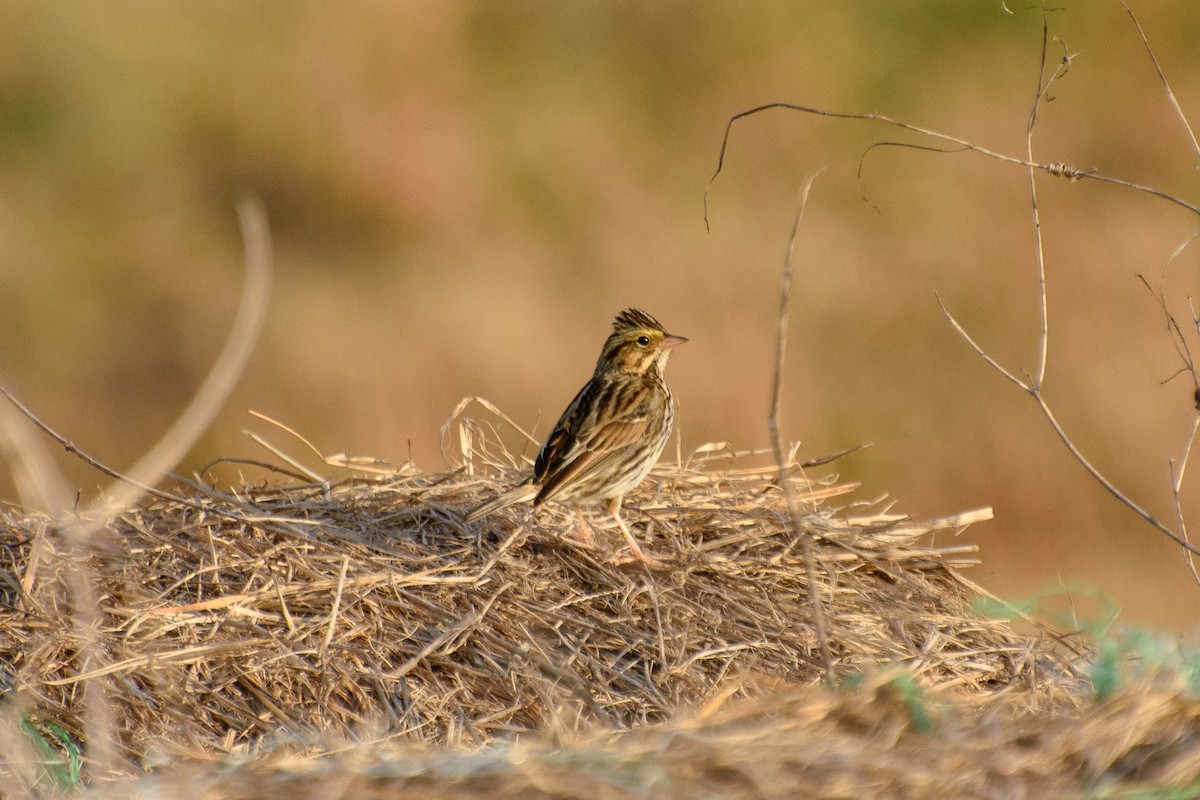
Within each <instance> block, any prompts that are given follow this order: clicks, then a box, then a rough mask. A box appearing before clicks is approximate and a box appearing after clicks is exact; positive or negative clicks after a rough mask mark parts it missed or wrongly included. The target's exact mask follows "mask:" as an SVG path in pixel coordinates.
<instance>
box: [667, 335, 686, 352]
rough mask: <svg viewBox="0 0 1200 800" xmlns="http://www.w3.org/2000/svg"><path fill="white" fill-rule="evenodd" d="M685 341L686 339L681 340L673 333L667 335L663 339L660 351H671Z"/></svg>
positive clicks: (681, 338)
mask: <svg viewBox="0 0 1200 800" xmlns="http://www.w3.org/2000/svg"><path fill="white" fill-rule="evenodd" d="M686 341H687V339H685V338H683V337H682V336H676V335H675V334H673V333H668V334H667V335H666V336H664V337H663V341H662V349H663V350H671V349H673V348H675V347H678V346H679V345H681V344H683V343H684V342H686Z"/></svg>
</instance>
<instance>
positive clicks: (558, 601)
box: [0, 422, 1075, 772]
mask: <svg viewBox="0 0 1200 800" xmlns="http://www.w3.org/2000/svg"><path fill="white" fill-rule="evenodd" d="M460 424H461V426H462V427H461V428H460V433H462V434H463V436H462V437H461V439H460V441H461V442H462V443H463V448H462V452H461V453H460V454H459V455H458V458H457V460H456V461H455V462H454V463H453V468H452V469H451V470H450V471H448V472H445V473H438V474H432V473H421V472H416V471H415V470H401V471H399V472H393V473H392V474H390V475H386V476H376V477H364V476H363V473H361V472H359V473H357V475H348V476H346V477H343V478H340V479H337V480H334V481H332V482H309V481H305V480H300V479H291V480H288V481H287V482H286V483H283V484H282V485H278V484H277V485H270V484H267V483H262V484H259V485H255V486H242V487H239V488H238V489H237V490H236V491H218V490H216V489H213V488H211V487H206V486H202V485H200V484H190V488H186V487H185V486H184V485H181V487H180V488H177V489H176V490H174V492H175V494H174V495H173V496H172V497H169V498H163V497H159V498H156V499H152V500H150V501H149V502H146V503H143V504H142V505H140V506H138V507H137V508H134V509H131V510H129V511H128V512H126V513H124V514H121V515H120V516H118V517H116V518H115V519H113V520H112V521H111V523H110V524H109V525H108V526H107V527H106V529H105V531H104V532H103V536H102V537H101V538H100V539H99V540H98V541H94V542H93V543H92V545H91V546H90V547H89V548H87V549H86V550H85V549H83V548H80V547H78V546H74V545H72V544H71V543H70V542H68V541H67V540H66V539H65V538H64V537H63V536H61V535H60V534H59V533H58V532H56V531H55V530H54V529H53V527H52V526H49V525H48V524H47V521H46V520H44V519H39V518H38V517H36V516H34V515H28V514H23V513H18V512H9V513H8V514H7V515H6V516H5V518H4V531H3V545H4V546H3V547H0V558H3V559H4V563H3V564H2V565H0V568H2V570H3V574H4V576H5V581H4V584H3V587H2V591H3V592H4V593H5V594H4V597H3V600H4V610H3V612H0V677H2V678H3V683H2V684H0V687H2V688H3V690H4V692H5V694H6V699H7V700H8V701H9V705H10V706H13V705H14V704H15V706H16V707H17V708H19V709H20V712H21V713H22V714H25V715H27V718H30V719H35V720H37V721H38V724H39V725H40V726H41V728H42V729H43V730H45V729H46V728H47V726H51V727H54V729H56V730H62V731H65V732H66V733H67V734H69V735H70V736H71V737H74V739H75V740H76V741H84V740H85V739H86V735H87V730H88V729H87V725H86V724H85V708H84V706H85V702H84V699H83V698H84V694H83V691H82V689H83V687H84V686H85V684H88V685H90V686H91V687H92V689H93V690H94V688H95V687H97V686H102V687H104V688H105V695H106V696H107V697H108V701H109V705H108V710H109V712H110V714H111V718H112V722H113V725H112V727H113V729H114V731H115V732H116V734H115V735H116V737H117V742H118V744H119V748H120V751H119V753H120V755H121V756H122V763H124V764H125V765H126V767H125V768H126V769H128V770H130V771H133V772H137V771H140V770H141V769H145V768H147V767H153V766H155V765H156V764H159V763H161V762H162V761H163V760H164V759H166V760H171V759H174V758H178V757H182V756H186V757H189V758H197V757H204V758H220V757H225V756H228V755H230V754H243V755H244V754H246V753H251V752H254V751H255V749H256V748H264V747H265V748H267V749H270V748H271V747H274V746H276V745H278V743H279V742H281V741H288V742H293V743H304V742H308V743H312V742H317V741H329V737H345V738H362V737H364V736H365V737H368V738H370V737H388V738H389V739H390V740H391V741H403V742H416V743H422V744H425V745H437V746H440V747H445V746H469V747H477V746H481V745H488V744H492V743H495V742H510V743H511V742H513V741H517V740H520V739H522V735H527V736H525V738H529V736H532V737H533V738H535V739H537V740H539V741H543V742H546V741H548V742H563V741H570V740H573V739H575V738H577V737H578V736H580V735H583V734H584V733H586V732H591V733H592V734H593V735H595V734H596V733H597V732H605V731H609V732H611V731H622V730H627V729H631V728H635V727H638V726H645V725H647V724H649V723H660V722H663V721H666V720H672V719H680V718H683V717H686V716H689V715H692V714H694V713H695V712H696V710H697V709H702V708H705V707H710V708H715V707H719V706H722V705H723V704H725V703H727V702H735V701H736V699H737V698H739V697H751V698H752V697H756V696H760V695H761V693H762V692H763V691H765V690H766V689H768V688H770V687H778V686H780V685H805V684H809V685H811V684H813V683H815V682H817V681H818V680H819V679H820V677H821V676H822V671H823V670H822V663H821V656H820V648H819V643H818V640H817V636H816V634H815V632H814V627H813V624H812V617H811V614H810V608H811V607H810V604H809V601H810V595H809V586H808V585H807V580H806V571H805V568H804V564H803V563H802V560H801V555H800V552H801V549H802V548H800V547H799V546H797V541H796V537H795V535H794V531H793V529H792V527H791V523H790V519H789V516H788V513H787V508H786V503H785V502H784V496H783V492H782V491H781V488H780V486H779V485H778V482H777V480H776V473H775V466H774V465H773V464H771V463H770V460H769V459H767V458H766V457H764V456H763V455H762V454H757V455H755V454H741V455H736V454H732V453H728V452H725V451H720V450H716V449H708V450H707V451H706V452H702V453H698V454H696V455H695V456H693V458H691V459H689V460H688V462H687V463H686V464H685V465H683V466H679V465H675V466H660V467H659V468H658V469H657V470H656V471H655V473H654V474H653V475H652V476H651V478H650V479H648V480H647V481H646V483H645V484H644V485H643V486H642V487H641V488H640V489H639V491H637V492H636V493H635V494H634V495H633V496H631V497H630V498H628V500H627V509H628V510H627V512H626V518H627V519H628V520H629V521H630V522H631V524H632V527H633V528H634V530H635V531H637V532H638V535H639V537H640V538H641V539H642V541H643V542H644V543H645V546H646V548H647V549H648V550H649V551H651V552H653V553H655V554H656V555H658V556H659V557H660V558H662V559H663V561H665V562H666V567H665V568H664V569H656V570H647V569H645V568H644V567H642V566H640V565H636V566H635V565H621V564H618V563H615V562H616V561H617V560H618V559H617V557H618V556H619V555H620V549H621V538H620V535H619V533H616V532H615V531H614V530H613V529H612V527H611V525H609V524H608V523H607V522H606V521H605V520H604V517H603V516H602V515H601V514H595V515H593V516H591V517H590V518H591V519H592V521H593V523H594V530H595V533H596V538H597V542H598V549H596V550H589V549H587V548H585V547H584V546H583V545H582V544H580V543H579V542H578V541H577V540H576V538H575V534H574V533H573V530H572V529H573V525H574V522H573V518H572V516H571V515H570V514H568V513H567V512H566V511H565V510H563V509H555V508H547V509H543V510H540V511H539V512H538V513H537V514H536V515H535V514H534V513H533V512H532V511H531V510H530V509H528V508H514V509H510V510H508V511H505V512H499V513H497V514H496V515H495V516H494V517H490V518H488V519H486V520H484V521H482V522H478V523H474V524H472V525H465V524H464V523H463V522H462V521H461V514H462V512H463V511H464V510H465V509H468V508H470V507H472V506H473V505H475V504H476V503H478V502H480V501H481V500H483V499H485V498H487V497H490V496H492V495H493V493H495V492H497V491H498V490H499V489H500V488H502V487H504V486H507V485H510V484H511V483H512V482H514V481H516V480H518V479H519V477H520V475H521V467H522V466H523V465H521V464H520V463H519V462H520V459H517V458H515V457H513V456H510V455H509V454H508V453H507V452H505V451H503V450H501V449H498V448H497V447H496V446H495V445H494V443H492V442H490V441H489V440H488V439H486V438H485V437H483V436H482V432H483V429H482V428H480V427H479V426H477V425H475V424H473V423H470V422H462V423H460ZM468 434H469V435H468ZM789 474H790V477H789V482H790V483H791V484H792V486H793V487H794V489H795V490H796V493H797V496H798V497H799V499H800V500H801V501H802V503H803V508H804V515H803V527H804V532H803V535H804V536H807V537H810V542H811V547H812V549H813V555H814V559H815V561H816V567H817V568H816V570H815V575H816V576H817V581H818V585H817V587H816V588H817V595H818V598H819V600H820V602H821V604H822V607H823V608H824V609H825V617H826V624H827V626H828V630H829V647H830V650H831V654H832V656H833V662H834V663H833V666H834V676H833V677H835V678H836V677H840V676H847V675H852V674H855V673H858V672H860V671H861V670H864V669H868V668H872V667H876V666H878V665H902V666H903V668H904V669H905V671H906V673H907V674H908V675H911V676H913V677H914V678H915V680H916V681H918V682H919V684H920V685H922V686H923V687H926V688H927V689H934V690H936V689H939V688H940V689H943V690H951V689H952V690H953V692H954V693H955V695H956V696H977V697H981V698H984V697H993V696H996V695H998V694H1004V693H1013V695H1014V698H1016V697H1019V700H1018V699H1014V705H1015V706H1019V707H1020V708H1023V709H1039V708H1040V709H1046V708H1051V707H1056V706H1057V705H1059V704H1061V703H1062V702H1063V700H1064V697H1066V695H1067V693H1068V690H1069V689H1070V688H1071V687H1073V686H1074V685H1075V678H1074V677H1073V672H1072V668H1071V666H1070V660H1071V658H1072V657H1073V656H1072V654H1071V653H1069V652H1067V651H1065V650H1062V649H1061V647H1059V646H1058V645H1054V646H1052V645H1051V644H1050V643H1047V642H1040V643H1039V642H1037V641H1035V640H1034V639H1032V638H1030V637H1027V636H1023V635H1019V634H1017V633H1015V632H1014V631H1013V630H1012V629H1011V628H1010V627H1009V626H1008V625H1007V624H1006V623H1004V622H1001V621H997V620H989V619H985V618H982V617H981V616H980V615H979V614H977V613H976V612H974V611H973V610H972V609H971V608H970V605H969V597H970V595H971V594H972V593H973V592H972V587H971V586H970V585H969V584H968V583H967V582H966V581H965V580H964V579H963V578H961V577H960V576H959V575H958V574H957V572H956V571H955V569H954V568H953V567H955V566H956V565H962V564H965V563H969V559H968V557H967V556H968V553H969V550H970V549H971V548H969V547H964V546H962V545H954V544H953V543H950V544H948V545H942V543H941V541H939V540H938V539H937V536H936V534H935V535H934V536H931V535H930V534H931V533H932V532H935V531H938V530H943V529H952V528H955V527H959V526H960V525H961V524H963V523H965V522H969V521H971V520H972V519H978V518H986V514H980V515H975V516H972V515H963V516H959V517H951V518H947V519H945V520H941V521H933V522H929V523H921V524H917V523H912V522H909V521H906V520H903V519H900V518H897V517H896V516H893V515H888V514H885V513H882V512H879V511H877V510H876V511H871V508H872V507H871V506H859V505H855V504H850V505H847V506H844V507H838V506H836V505H834V504H833V502H834V500H835V499H836V498H839V497H841V496H844V495H846V494H847V493H849V492H850V491H852V490H853V489H854V488H855V487H854V486H852V485H846V484H841V483H838V482H837V480H836V479H835V478H834V477H833V476H827V477H824V478H820V479H815V480H814V479H811V478H806V477H805V475H804V472H803V470H801V469H800V468H799V467H798V466H796V465H792V466H791V467H790V468H789ZM185 488H186V491H184V489H185ZM947 536H948V534H947ZM81 576H84V577H86V576H90V580H91V582H92V583H93V584H94V588H95V596H96V597H97V598H98V599H97V603H96V608H95V609H89V611H90V612H93V613H90V614H89V616H88V617H87V619H91V620H93V622H92V624H91V627H90V628H88V627H85V626H82V625H79V624H78V620H79V619H80V615H79V614H77V613H76V612H77V611H78V609H75V608H73V607H72V600H71V598H72V597H73V596H79V595H78V593H76V594H75V595H73V594H72V587H73V586H75V585H77V584H78V583H79V581H80V579H81ZM91 696H93V697H94V696H95V695H91ZM830 702H832V701H830ZM84 747H85V748H86V747H87V743H86V741H84Z"/></svg>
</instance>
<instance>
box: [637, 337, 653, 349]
mask: <svg viewBox="0 0 1200 800" xmlns="http://www.w3.org/2000/svg"><path fill="white" fill-rule="evenodd" d="M637 343H638V344H640V345H641V346H642V347H645V346H646V345H648V344H650V337H649V336H639V337H638V338H637Z"/></svg>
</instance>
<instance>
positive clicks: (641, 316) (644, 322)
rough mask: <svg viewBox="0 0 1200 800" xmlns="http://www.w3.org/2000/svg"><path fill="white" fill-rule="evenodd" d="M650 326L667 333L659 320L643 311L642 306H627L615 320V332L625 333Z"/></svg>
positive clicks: (651, 328)
mask: <svg viewBox="0 0 1200 800" xmlns="http://www.w3.org/2000/svg"><path fill="white" fill-rule="evenodd" d="M647 328H649V329H650V330H654V331H661V332H662V333H666V332H667V329H666V328H664V327H663V326H662V325H661V324H660V323H659V321H658V320H656V319H655V318H654V317H652V316H650V315H649V314H647V313H646V312H645V311H642V310H641V309H640V308H627V309H625V310H624V311H622V312H621V313H620V314H617V318H616V319H614V320H613V333H625V332H627V331H636V330H644V329H647Z"/></svg>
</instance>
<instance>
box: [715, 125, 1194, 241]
mask: <svg viewBox="0 0 1200 800" xmlns="http://www.w3.org/2000/svg"><path fill="white" fill-rule="evenodd" d="M777 108H778V109H784V110H786V111H798V112H800V113H803V114H812V115H814V116H818V117H831V118H834V119H852V120H862V121H867V122H882V123H884V124H885V125H890V126H891V127H894V128H900V129H901V130H906V131H911V132H912V133H915V134H918V135H920V136H925V137H928V138H930V139H934V140H936V141H939V142H946V143H948V144H953V145H957V148H958V149H960V150H963V151H970V152H973V153H978V154H980V155H982V156H986V157H988V158H992V159H995V160H997V161H1002V162H1004V163H1006V164H1015V165H1017V166H1021V167H1027V168H1029V169H1035V170H1040V171H1042V172H1045V173H1047V174H1049V175H1054V176H1057V177H1065V178H1067V179H1068V180H1070V181H1071V182H1072V183H1074V182H1076V181H1082V180H1093V181H1099V182H1101V183H1107V184H1110V185H1113V186H1120V187H1123V188H1125V189H1131V190H1133V191H1135V192H1141V193H1143V194H1148V195H1150V196H1152V197H1157V198H1159V199H1161V200H1166V201H1167V202H1168V203H1171V204H1173V205H1177V206H1179V207H1181V208H1184V209H1186V210H1188V211H1190V212H1191V213H1193V214H1195V215H1196V216H1200V206H1197V205H1195V204H1193V203H1189V202H1188V201H1186V200H1184V199H1183V198H1181V197H1178V196H1176V195H1173V194H1171V193H1170V192H1166V191H1163V190H1162V189H1156V188H1154V187H1153V186H1148V185H1146V184H1142V183H1137V182H1135V181H1129V180H1125V179H1124V178H1116V177H1113V176H1111V175H1103V174H1101V173H1099V172H1096V171H1095V170H1082V169H1080V168H1078V167H1075V166H1072V165H1070V164H1067V163H1065V162H1062V161H1050V162H1045V163H1041V162H1035V161H1033V160H1032V159H1031V158H1028V157H1026V158H1019V157H1017V156H1010V155H1006V154H1004V153H1001V152H999V151H997V150H992V149H990V148H987V147H983V146H981V145H978V144H975V143H974V142H969V141H967V140H966V139H960V138H959V137H957V136H952V135H950V134H948V133H942V132H941V131H936V130H933V129H931V128H924V127H921V126H920V125H914V124H912V123H910V122H905V121H903V120H898V119H894V118H892V117H889V116H888V115H886V114H880V113H879V112H877V111H872V112H869V113H863V112H848V111H829V110H827V109H823V108H815V107H813V106H802V105H797V104H796V103H766V104H764V105H761V106H757V107H755V108H751V109H747V110H746V111H741V112H739V113H737V114H734V115H733V116H732V117H730V118H729V121H728V122H726V123H725V135H724V136H723V137H722V139H721V150H720V153H719V154H718V155H717V168H716V170H714V171H713V174H712V177H711V178H709V179H708V184H707V185H706V186H705V187H704V228H705V230H710V225H709V219H708V196H709V194H710V192H711V191H712V185H713V183H714V182H716V180H717V177H718V176H719V175H720V174H721V170H722V169H724V167H725V154H726V152H727V151H728V149H729V137H730V135H731V134H732V132H733V126H734V123H736V122H738V121H739V120H742V119H745V118H747V117H752V116H754V115H755V114H761V113H762V112H764V111H770V110H773V109H777Z"/></svg>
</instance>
